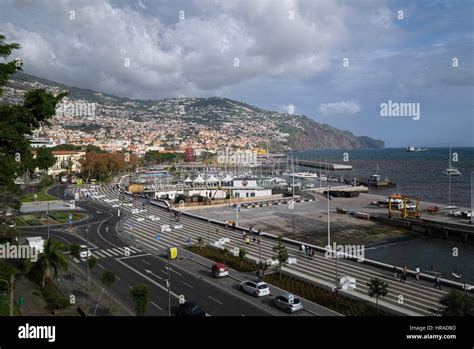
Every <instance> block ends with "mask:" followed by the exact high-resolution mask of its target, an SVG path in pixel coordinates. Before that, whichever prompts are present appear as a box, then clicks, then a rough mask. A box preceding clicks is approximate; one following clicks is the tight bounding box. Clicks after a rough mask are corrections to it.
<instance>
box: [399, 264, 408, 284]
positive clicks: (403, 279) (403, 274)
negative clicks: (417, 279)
mask: <svg viewBox="0 0 474 349" xmlns="http://www.w3.org/2000/svg"><path fill="white" fill-rule="evenodd" d="M406 280H407V267H403V269H402V275H401V276H400V282H402V283H405V281H406Z"/></svg>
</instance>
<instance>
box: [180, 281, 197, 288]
mask: <svg viewBox="0 0 474 349" xmlns="http://www.w3.org/2000/svg"><path fill="white" fill-rule="evenodd" d="M181 282H182V283H183V284H185V285H186V286H188V287H191V288H194V287H193V286H191V285H190V284H188V283H187V282H184V281H181Z"/></svg>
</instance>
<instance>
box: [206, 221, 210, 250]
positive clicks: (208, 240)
mask: <svg viewBox="0 0 474 349" xmlns="http://www.w3.org/2000/svg"><path fill="white" fill-rule="evenodd" d="M207 244H208V245H210V238H209V218H208V219H207Z"/></svg>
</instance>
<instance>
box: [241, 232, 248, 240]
mask: <svg viewBox="0 0 474 349" xmlns="http://www.w3.org/2000/svg"><path fill="white" fill-rule="evenodd" d="M246 235H247V234H245V231H243V232H242V239H244V240H245V236H246Z"/></svg>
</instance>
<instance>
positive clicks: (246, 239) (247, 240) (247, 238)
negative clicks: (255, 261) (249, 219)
mask: <svg viewBox="0 0 474 349" xmlns="http://www.w3.org/2000/svg"><path fill="white" fill-rule="evenodd" d="M245 243H246V244H247V245H250V238H249V237H248V236H247V237H246V238H245Z"/></svg>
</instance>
